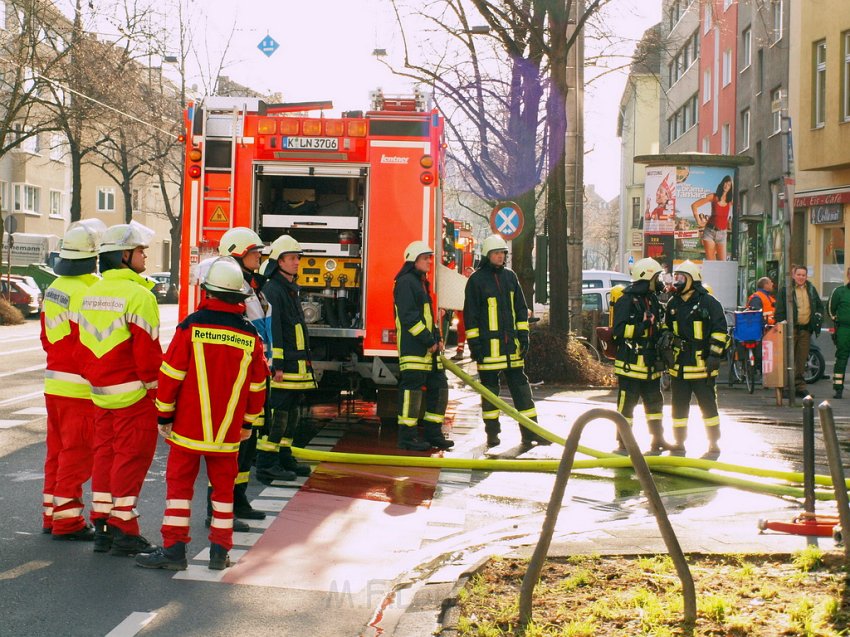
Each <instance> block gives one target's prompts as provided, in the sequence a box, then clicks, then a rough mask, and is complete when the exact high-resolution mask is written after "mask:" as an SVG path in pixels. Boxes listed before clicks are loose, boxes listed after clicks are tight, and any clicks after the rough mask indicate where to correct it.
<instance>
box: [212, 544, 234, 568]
mask: <svg viewBox="0 0 850 637" xmlns="http://www.w3.org/2000/svg"><path fill="white" fill-rule="evenodd" d="M228 566H230V555H228V553H227V549H226V548H224V547H223V546H222V545H221V544H210V565H209V568H210V569H211V570H213V571H223V570H224V569H226V568H227V567H228Z"/></svg>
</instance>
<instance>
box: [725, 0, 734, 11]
mask: <svg viewBox="0 0 850 637" xmlns="http://www.w3.org/2000/svg"><path fill="white" fill-rule="evenodd" d="M731 6H732V0H723V10H724V11H726V9H728V8H729V7H731Z"/></svg>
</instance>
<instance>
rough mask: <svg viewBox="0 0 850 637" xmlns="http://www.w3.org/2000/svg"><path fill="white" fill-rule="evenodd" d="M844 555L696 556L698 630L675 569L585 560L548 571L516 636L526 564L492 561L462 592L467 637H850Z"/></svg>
mask: <svg viewBox="0 0 850 637" xmlns="http://www.w3.org/2000/svg"><path fill="white" fill-rule="evenodd" d="M843 558H844V555H843V553H837V552H832V553H823V552H821V550H820V549H818V548H817V547H809V548H807V549H805V550H803V551H800V552H799V553H795V554H794V555H785V556H777V555H696V554H692V555H688V564H689V566H690V570H691V574H692V576H693V579H694V583H695V586H696V594H697V621H696V623H695V624H694V625H692V626H688V625H686V624H685V623H684V622H683V621H682V617H683V614H682V613H683V601H682V593H681V584H680V582H679V578H678V577H677V575H676V570H675V567H674V566H673V561H672V560H671V559H670V557H669V556H667V555H659V556H646V557H640V556H637V557H635V556H598V555H582V556H574V557H570V558H565V559H551V560H549V561H548V562H547V564H546V566H545V568H544V569H543V573H542V575H541V579H540V582H539V583H538V585H537V588H536V589H535V593H534V607H533V622H532V623H531V624H529V625H528V626H527V627H526V629H525V631H524V632H523V631H521V630H520V629H518V628H517V621H518V618H519V612H518V600H519V591H520V586H521V583H522V577H523V575H524V574H525V571H526V568H527V561H524V560H515V559H506V558H494V559H493V560H491V561H490V562H488V563H487V565H486V566H485V567H484V568H483V570H481V571H480V572H479V573H478V574H476V575H475V576H473V577H472V578H471V579H470V581H469V582H468V584H467V586H466V587H465V588H464V589H462V590H461V592H460V596H459V603H458V609H459V611H460V616H459V619H458V622H457V626H456V627H455V629H456V630H457V634H458V635H461V636H464V637H466V636H471V635H476V636H479V637H497V636H499V637H500V636H503V635H511V636H517V637H519V636H521V635H522V636H524V637H542V636H555V635H558V636H561V637H567V636H568V637H609V636H610V637H615V636H616V637H624V636H632V635H640V636H647V637H649V636H652V637H672V636H674V635H683V636H684V635H687V636H692V637H720V636H723V637H744V636H754V637H755V636H758V637H773V636H783V637H786V636H801V637H802V636H805V637H832V636H837V635H847V634H848V633H850V630H848V626H850V624H849V623H848V620H850V599H848V591H847V573H848V570H847V569H846V568H845V566H844V562H843Z"/></svg>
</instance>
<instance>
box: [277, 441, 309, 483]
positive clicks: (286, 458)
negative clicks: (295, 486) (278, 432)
mask: <svg viewBox="0 0 850 637" xmlns="http://www.w3.org/2000/svg"><path fill="white" fill-rule="evenodd" d="M278 461H279V462H280V466H281V467H283V468H284V469H286V470H287V471H290V472H292V473H294V474H295V475H296V476H309V475H310V472H311V469H310V467H309V466H307V465H306V464H301V463H300V462H298V461H297V460H296V459H295V456H293V455H292V447H289V446H286V447H284V446H283V445H281V447H280V455H279V456H278Z"/></svg>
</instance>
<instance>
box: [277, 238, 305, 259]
mask: <svg viewBox="0 0 850 637" xmlns="http://www.w3.org/2000/svg"><path fill="white" fill-rule="evenodd" d="M271 247H272V249H271V252H269V261H273V262H277V260H278V259H279V258H280V257H282V256H283V255H284V254H291V253H295V254H301V253H302V252H303V250H301V244H300V243H298V242H297V241H296V240H295V239H293V238H292V237H291V236H289V235H288V234H282V235H281V236H279V237H278V238H277V239H275V240H274V241H272V246H271Z"/></svg>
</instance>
